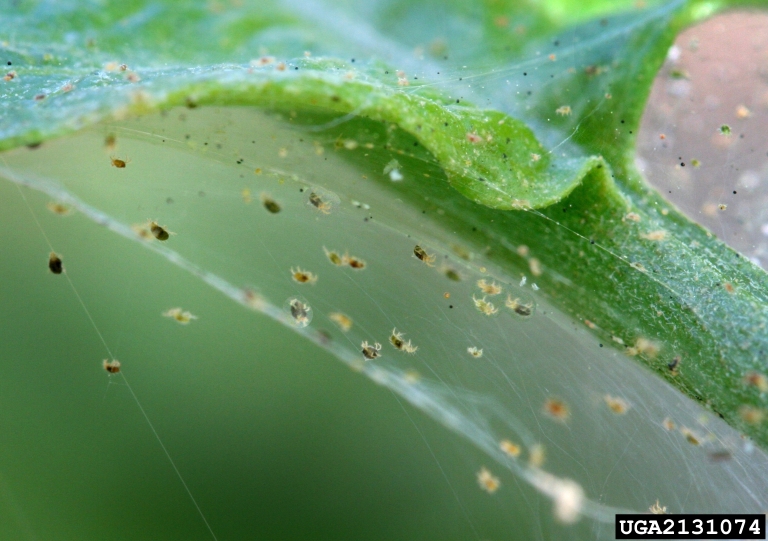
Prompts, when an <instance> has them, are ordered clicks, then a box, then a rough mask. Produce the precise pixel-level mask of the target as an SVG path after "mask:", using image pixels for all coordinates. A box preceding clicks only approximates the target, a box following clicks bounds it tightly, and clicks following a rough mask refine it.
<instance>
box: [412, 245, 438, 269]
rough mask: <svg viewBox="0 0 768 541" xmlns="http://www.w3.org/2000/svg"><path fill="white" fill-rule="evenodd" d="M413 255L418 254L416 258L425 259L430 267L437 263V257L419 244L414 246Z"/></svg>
mask: <svg viewBox="0 0 768 541" xmlns="http://www.w3.org/2000/svg"><path fill="white" fill-rule="evenodd" d="M413 255H414V256H416V259H418V260H419V261H423V262H424V263H426V264H427V266H429V267H432V266H433V265H434V264H435V259H436V257H435V256H434V255H433V254H428V253H427V252H426V251H425V250H424V248H422V247H421V246H419V245H418V244H417V245H416V246H415V247H414V248H413Z"/></svg>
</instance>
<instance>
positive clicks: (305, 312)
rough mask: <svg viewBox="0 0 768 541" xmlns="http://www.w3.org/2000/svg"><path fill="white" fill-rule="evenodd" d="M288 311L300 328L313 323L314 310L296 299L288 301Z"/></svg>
mask: <svg viewBox="0 0 768 541" xmlns="http://www.w3.org/2000/svg"><path fill="white" fill-rule="evenodd" d="M288 310H289V312H290V313H291V317H292V318H293V321H294V323H295V324H296V326H298V327H306V326H307V325H309V323H310V322H311V321H312V308H311V307H310V306H309V304H307V303H305V302H303V301H302V300H301V299H298V298H296V297H293V298H290V299H288Z"/></svg>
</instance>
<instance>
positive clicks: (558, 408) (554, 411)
mask: <svg viewBox="0 0 768 541" xmlns="http://www.w3.org/2000/svg"><path fill="white" fill-rule="evenodd" d="M543 411H544V413H546V414H547V415H549V416H550V417H552V418H553V419H554V420H555V421H560V422H561V423H564V422H565V421H567V420H568V418H569V417H570V416H571V411H570V410H569V409H568V405H567V404H566V403H565V402H563V401H562V400H560V399H557V398H547V400H546V401H545V402H544V407H543Z"/></svg>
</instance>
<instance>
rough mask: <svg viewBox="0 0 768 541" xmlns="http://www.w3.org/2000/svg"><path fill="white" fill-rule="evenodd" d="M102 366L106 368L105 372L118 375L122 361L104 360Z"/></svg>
mask: <svg viewBox="0 0 768 541" xmlns="http://www.w3.org/2000/svg"><path fill="white" fill-rule="evenodd" d="M101 366H103V367H104V370H106V371H107V372H109V373H110V374H117V373H118V372H120V361H118V360H117V359H112V360H111V361H109V360H107V359H104V360H103V361H101Z"/></svg>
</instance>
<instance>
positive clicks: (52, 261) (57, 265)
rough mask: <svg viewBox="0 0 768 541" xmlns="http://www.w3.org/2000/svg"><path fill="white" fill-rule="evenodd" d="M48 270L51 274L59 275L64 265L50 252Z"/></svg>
mask: <svg viewBox="0 0 768 541" xmlns="http://www.w3.org/2000/svg"><path fill="white" fill-rule="evenodd" d="M48 270H50V271H51V272H52V273H53V274H61V272H62V271H63V270H64V265H63V263H62V262H61V258H60V257H59V256H58V255H56V254H55V253H54V252H51V255H49V256H48Z"/></svg>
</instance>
